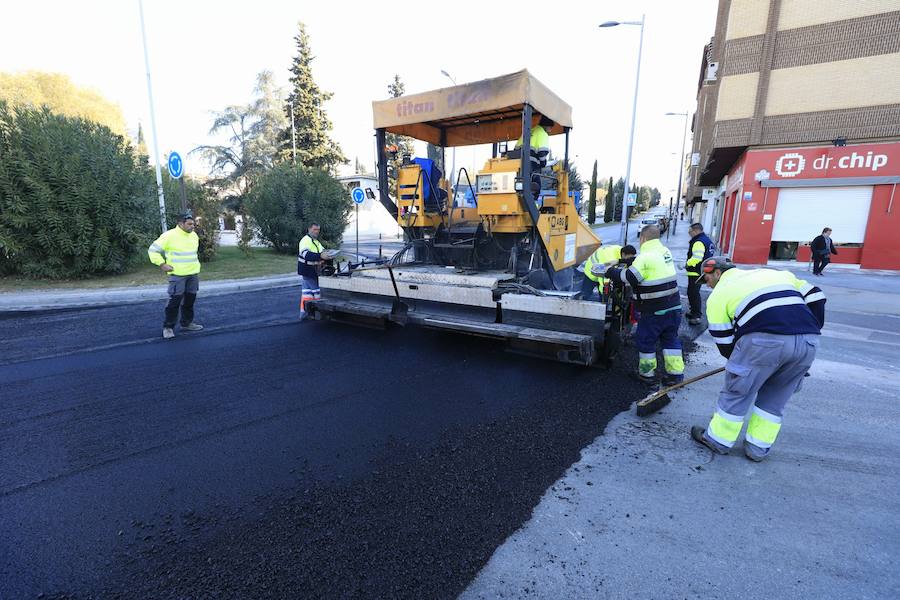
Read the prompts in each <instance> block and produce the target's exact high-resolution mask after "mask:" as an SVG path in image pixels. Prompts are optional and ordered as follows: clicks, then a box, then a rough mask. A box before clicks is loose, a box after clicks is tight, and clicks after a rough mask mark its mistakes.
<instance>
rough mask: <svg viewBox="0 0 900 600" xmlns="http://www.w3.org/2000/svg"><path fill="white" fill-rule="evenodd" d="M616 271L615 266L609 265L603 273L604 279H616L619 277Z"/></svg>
mask: <svg viewBox="0 0 900 600" xmlns="http://www.w3.org/2000/svg"><path fill="white" fill-rule="evenodd" d="M617 271H618V269H616V268H615V267H610V268H608V269H607V270H606V272H605V273H604V274H603V277H605V278H606V279H616V280H617V279H618V278H619V276H618V273H617Z"/></svg>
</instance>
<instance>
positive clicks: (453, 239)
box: [372, 70, 600, 289]
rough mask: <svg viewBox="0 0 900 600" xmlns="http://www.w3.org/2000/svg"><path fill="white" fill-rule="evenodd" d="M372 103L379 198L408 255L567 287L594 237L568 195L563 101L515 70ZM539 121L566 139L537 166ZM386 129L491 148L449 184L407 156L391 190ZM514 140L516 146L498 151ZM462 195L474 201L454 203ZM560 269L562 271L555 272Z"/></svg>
mask: <svg viewBox="0 0 900 600" xmlns="http://www.w3.org/2000/svg"><path fill="white" fill-rule="evenodd" d="M372 108H373V113H374V123H375V128H376V145H377V147H378V177H379V190H380V201H381V203H382V204H383V205H384V207H385V208H386V209H387V210H388V211H389V212H390V213H391V214H392V215H393V216H395V217H396V218H397V221H398V224H399V225H400V226H401V227H402V228H403V229H404V231H405V233H406V235H407V239H408V240H409V242H410V244H411V246H412V250H413V254H414V256H415V259H416V260H418V261H421V262H428V263H432V264H442V265H455V266H459V267H464V268H471V269H473V270H483V269H496V268H509V267H516V269H515V270H516V273H517V275H520V276H522V275H527V274H528V272H529V271H531V272H543V273H535V275H534V276H532V277H531V280H532V282H534V283H539V284H540V287H547V288H550V289H566V288H567V287H570V286H571V267H572V266H574V265H575V264H577V263H579V262H581V261H583V260H584V258H586V257H587V255H588V254H590V252H592V251H593V250H594V249H595V248H596V247H597V246H598V245H599V243H600V242H599V240H598V239H597V238H596V236H595V235H594V234H593V232H592V231H591V230H590V229H589V228H588V227H587V226H586V225H585V224H584V223H583V222H582V221H581V219H580V218H579V217H578V214H577V211H576V207H575V204H574V202H573V201H572V200H571V199H570V196H569V181H568V147H569V144H568V141H569V131H570V129H571V128H572V109H571V107H570V106H569V105H568V104H566V103H565V102H564V101H563V100H561V99H560V98H559V97H558V96H557V95H556V94H554V93H553V92H552V91H550V89H548V88H547V87H546V86H545V85H544V84H542V83H541V82H540V81H538V80H537V79H536V78H535V77H534V76H532V75H531V74H530V73H529V72H528V71H525V70H523V71H519V72H517V73H512V74H509V75H504V76H501V77H495V78H492V79H485V80H482V81H476V82H474V83H467V84H463V85H457V86H454V87H450V88H443V89H439V90H432V91H429V92H423V93H420V94H414V95H410V96H400V97H398V98H390V99H387V100H380V101H376V102H373V103H372ZM538 123H540V124H541V125H542V127H543V128H544V129H545V130H546V132H547V134H549V135H558V134H561V135H564V136H565V153H564V156H563V158H562V160H560V161H557V162H556V163H555V165H554V166H553V167H551V168H549V169H544V170H543V172H541V170H540V169H537V168H535V164H534V163H533V162H532V160H530V155H531V151H532V150H533V148H532V147H531V134H532V127H533V126H536V125H537V124H538ZM387 133H394V134H398V135H405V136H410V137H413V138H416V139H419V140H423V141H426V142H429V143H431V144H433V145H435V146H438V147H440V148H441V149H442V150H443V149H445V148H449V147H455V146H467V145H474V144H491V145H492V157H491V159H489V160H488V161H487V163H486V164H485V166H484V168H483V169H482V170H480V171H479V172H478V173H477V175H476V176H475V177H472V176H470V174H469V173H468V172H467V170H466V169H460V170H459V173H458V175H457V177H456V181H454V182H447V181H446V180H444V179H442V178H441V177H439V176H436V171H437V169H435V167H434V165H431V164H428V163H423V161H421V159H415V160H413V159H412V158H411V157H409V158H407V159H405V160H403V162H402V164H401V166H400V167H399V168H398V169H397V171H398V172H397V173H396V174H395V179H396V182H397V183H396V187H395V189H389V186H388V181H389V177H388V169H389V166H388V160H387V158H388V157H387V154H386V151H387V150H386V147H385V136H386V134H387ZM517 138H518V139H519V140H520V144H519V145H518V148H516V149H514V150H512V151H507V152H503V153H501V152H500V151H499V149H500V145H501V144H508V143H509V142H510V141H512V140H516V139H517ZM444 164H446V162H445V161H444ZM451 184H452V185H451ZM461 191H465V192H467V194H466V195H467V196H468V197H471V198H475V199H476V200H475V203H476V205H475V206H468V207H466V206H454V198H455V197H456V196H457V195H458V194H460V192H461ZM391 194H393V198H392V197H391ZM567 269H569V273H568V277H567V276H566V274H565V273H563V274H561V272H564V271H566V270H567Z"/></svg>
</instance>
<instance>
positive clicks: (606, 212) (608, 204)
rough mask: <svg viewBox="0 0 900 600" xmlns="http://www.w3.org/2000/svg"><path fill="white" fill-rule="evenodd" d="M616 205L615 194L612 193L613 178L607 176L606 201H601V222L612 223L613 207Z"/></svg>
mask: <svg viewBox="0 0 900 600" xmlns="http://www.w3.org/2000/svg"><path fill="white" fill-rule="evenodd" d="M615 205H616V196H615V195H614V194H613V178H612V177H610V178H609V183H608V184H607V186H606V201H605V202H604V203H603V222H604V223H612V220H613V208H614V207H615Z"/></svg>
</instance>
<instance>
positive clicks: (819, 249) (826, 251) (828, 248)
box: [809, 227, 837, 276]
mask: <svg viewBox="0 0 900 600" xmlns="http://www.w3.org/2000/svg"><path fill="white" fill-rule="evenodd" d="M809 249H810V251H811V252H812V258H813V275H819V276H821V275H822V270H823V269H825V267H826V266H828V263H830V262H831V255H832V254H837V250H836V249H835V248H834V242H832V241H831V227H826V228H825V229H823V230H822V233H821V235H817V236H816V237H815V238H814V239H813V241H812V243H811V244H810V245H809Z"/></svg>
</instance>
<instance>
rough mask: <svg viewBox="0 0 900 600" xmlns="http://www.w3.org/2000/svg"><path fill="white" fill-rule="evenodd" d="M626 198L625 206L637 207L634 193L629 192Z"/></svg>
mask: <svg viewBox="0 0 900 600" xmlns="http://www.w3.org/2000/svg"><path fill="white" fill-rule="evenodd" d="M626 198H627V201H626V202H625V206H637V194H636V193H635V192H629V193H628V195H627V196H626Z"/></svg>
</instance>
